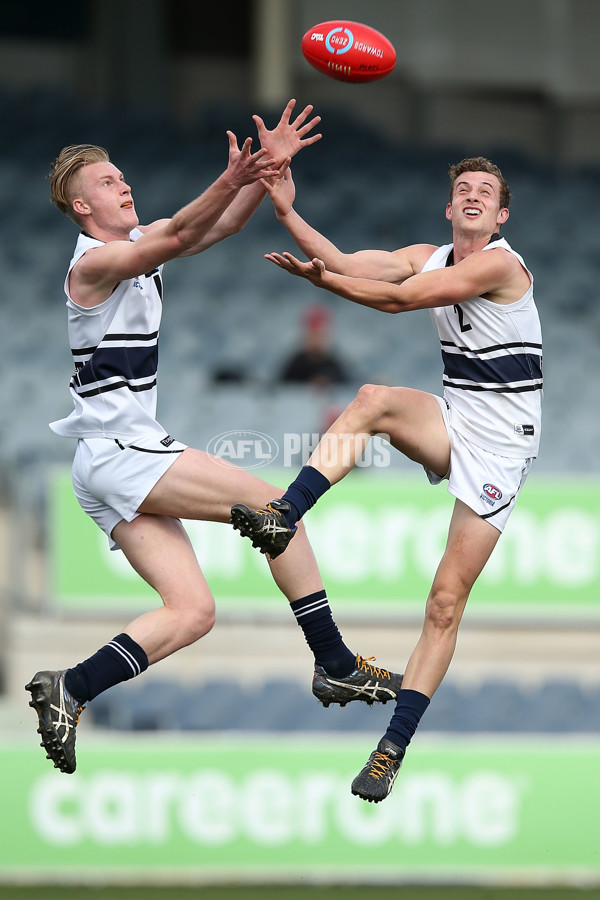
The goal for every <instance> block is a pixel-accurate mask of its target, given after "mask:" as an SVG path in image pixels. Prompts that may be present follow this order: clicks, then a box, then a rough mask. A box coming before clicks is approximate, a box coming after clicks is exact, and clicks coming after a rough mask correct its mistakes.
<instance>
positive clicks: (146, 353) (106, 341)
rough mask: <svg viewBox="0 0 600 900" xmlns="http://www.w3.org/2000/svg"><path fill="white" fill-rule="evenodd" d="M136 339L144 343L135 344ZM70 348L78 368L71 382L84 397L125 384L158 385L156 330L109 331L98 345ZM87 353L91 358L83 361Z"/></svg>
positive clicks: (141, 388) (133, 388)
mask: <svg viewBox="0 0 600 900" xmlns="http://www.w3.org/2000/svg"><path fill="white" fill-rule="evenodd" d="M133 342H136V343H138V344H141V345H142V346H132V343H133ZM119 344H120V346H119ZM71 352H72V354H73V357H74V358H75V369H76V371H75V374H74V376H73V378H72V379H71V385H72V387H73V388H74V390H75V391H77V393H78V394H79V396H81V397H93V396H95V395H97V394H102V393H105V392H107V391H114V390H117V389H119V388H123V387H125V388H129V390H131V391H149V390H151V389H152V388H153V387H154V386H155V385H156V373H157V370H158V332H157V331H154V332H152V333H150V334H107V335H106V336H105V337H104V338H103V340H102V343H101V344H100V345H99V346H98V347H96V348H88V347H86V348H80V349H75V350H72V351H71ZM90 353H91V356H90V355H89V354H90ZM85 356H88V359H87V360H86V361H85V362H84V361H83V360H82V359H81V357H85ZM77 357H79V359H77Z"/></svg>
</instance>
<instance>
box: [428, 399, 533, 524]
mask: <svg viewBox="0 0 600 900" xmlns="http://www.w3.org/2000/svg"><path fill="white" fill-rule="evenodd" d="M434 396H435V399H436V400H437V401H438V403H439V404H440V409H441V410H442V416H443V417H444V424H445V425H446V430H447V431H448V437H449V438H450V468H449V469H448V472H447V473H446V474H445V475H443V476H441V477H440V476H439V475H436V474H435V472H432V471H431V470H430V469H425V472H426V474H427V477H428V479H429V481H430V482H431V484H440V482H442V481H445V479H446V478H447V479H448V493H450V494H452V495H453V496H454V497H456V498H457V499H458V500H462V502H463V503H465V504H466V505H467V506H469V507H470V508H471V509H472V510H474V511H475V512H476V513H477V515H478V516H481V518H482V519H486V520H487V521H488V522H489V523H490V525H493V526H494V527H495V528H497V529H498V531H503V530H504V526H505V525H506V523H507V521H508V517H509V516H510V514H511V512H512V511H513V509H514V506H515V501H516V499H517V497H518V496H519V492H520V490H521V488H522V487H523V485H524V484H525V479H526V478H527V475H528V474H529V470H530V469H531V465H532V463H533V459H532V458H529V459H512V458H511V457H508V456H499V455H498V454H496V453H491V452H490V451H489V450H483V449H482V448H481V447H477V446H476V445H475V444H473V443H471V442H470V441H468V440H467V439H466V438H465V437H463V435H462V434H460V433H459V432H458V431H456V430H455V429H454V428H453V427H452V417H451V411H450V410H449V408H448V404H447V403H446V401H445V400H444V399H443V398H442V397H438V396H437V395H435V394H434Z"/></svg>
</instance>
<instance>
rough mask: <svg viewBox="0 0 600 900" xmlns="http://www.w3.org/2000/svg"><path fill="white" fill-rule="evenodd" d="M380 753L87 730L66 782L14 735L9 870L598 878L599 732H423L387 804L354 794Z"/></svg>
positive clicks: (312, 739)
mask: <svg viewBox="0 0 600 900" xmlns="http://www.w3.org/2000/svg"><path fill="white" fill-rule="evenodd" d="M371 749H372V748H371V746H370V743H369V742H368V741H366V742H365V739H362V738H361V739H360V740H358V739H356V738H352V737H349V736H348V735H344V739H343V740H339V739H338V740H335V739H332V738H331V737H330V736H327V738H323V737H322V736H320V737H317V736H316V735H312V736H307V735H304V736H298V735H294V737H293V739H290V738H287V737H280V736H273V735H271V736H269V738H268V739H267V738H264V737H260V736H256V737H255V736H252V737H251V736H249V735H244V740H243V752H240V745H239V740H238V739H232V738H231V736H228V737H227V738H221V737H219V736H218V735H215V736H212V737H204V738H196V737H195V738H190V739H185V738H182V739H178V740H177V739H174V738H173V736H172V735H171V736H169V735H166V734H165V735H157V734H153V735H152V737H151V739H149V738H148V736H145V737H144V736H141V735H138V736H137V737H124V736H123V735H121V736H120V737H119V739H118V740H115V739H114V738H112V739H104V738H102V737H100V736H98V735H96V734H93V733H89V732H86V731H85V729H84V730H83V731H82V733H81V735H80V740H79V757H80V758H79V762H78V769H77V772H76V773H75V775H73V776H69V777H66V776H64V775H63V774H61V773H59V772H57V771H55V770H54V769H52V767H51V766H50V764H49V763H48V761H47V760H46V759H44V755H43V753H41V751H40V750H39V748H37V747H33V746H32V745H31V744H30V743H29V742H28V743H27V745H25V744H24V743H20V744H19V743H14V744H11V742H10V741H8V742H6V741H5V742H4V744H3V746H2V747H1V748H0V763H1V771H2V772H3V773H4V774H3V776H2V778H1V779H0V800H1V803H2V809H4V810H10V827H8V828H5V829H4V834H3V839H2V842H0V878H2V879H4V880H6V879H8V878H10V877H16V876H18V875H19V874H23V873H25V874H26V875H27V878H28V879H35V878H36V877H39V878H43V879H45V880H46V881H47V880H48V879H52V877H57V878H59V877H60V876H61V875H65V874H69V875H71V876H74V875H76V874H77V873H80V874H84V875H85V877H86V879H90V878H93V877H94V875H96V874H97V875H98V877H102V878H103V879H109V878H110V877H111V874H112V875H114V876H115V878H119V877H121V878H131V877H135V878H137V879H141V880H146V881H149V882H152V881H153V880H155V879H156V878H157V877H158V876H159V875H161V876H163V877H165V878H169V879H171V880H186V879H187V880H194V879H195V880H201V879H202V878H203V877H204V878H205V879H207V880H208V879H211V878H227V879H229V880H235V879H237V878H240V879H242V880H243V879H244V878H247V877H250V878H254V879H257V878H261V877H265V878H267V879H268V878H269V876H270V877H271V878H276V877H284V878H286V879H290V880H294V879H305V878H306V877H307V876H312V877H321V878H327V877H330V878H335V880H337V881H339V880H340V879H341V880H342V881H344V880H349V881H352V880H359V879H360V878H361V877H365V878H368V877H371V878H373V877H375V878H377V879H378V880H386V879H387V880H389V881H396V882H398V881H401V880H403V879H406V880H409V879H412V880H415V879H416V880H420V879H423V880H429V881H430V880H431V879H438V880H440V879H444V880H449V881H453V880H456V881H463V882H464V880H465V879H468V878H470V877H473V878H476V877H481V876H482V875H483V876H484V877H489V878H493V879H495V880H497V879H503V878H505V879H506V880H513V881H514V880H517V881H518V880H519V879H520V878H523V879H524V880H527V879H531V877H534V876H535V877H536V878H537V879H538V880H539V879H545V880H548V881H552V880H557V881H562V882H564V881H565V880H569V879H573V880H578V879H585V878H588V879H591V880H594V879H595V880H596V881H597V880H600V845H599V842H598V834H599V833H600V780H599V779H598V777H597V769H598V758H599V752H600V743H598V742H597V741H593V740H590V741H588V740H584V741H582V742H578V741H577V740H575V739H573V740H569V739H566V738H564V737H562V738H554V739H553V740H552V741H549V740H547V739H544V740H541V739H538V740H523V739H522V738H520V739H519V740H518V741H515V740H513V739H501V738H498V737H495V738H494V739H493V740H490V739H485V738H477V737H473V736H470V737H469V739H468V740H464V739H457V740H453V739H449V738H446V737H444V738H442V737H440V738H438V739H435V738H432V737H423V738H421V737H419V736H418V737H417V738H415V740H414V741H413V744H412V745H411V749H410V753H409V754H408V755H407V758H406V761H405V763H404V766H403V768H402V770H401V772H400V774H399V776H398V778H397V780H396V783H395V786H394V789H393V791H392V793H391V795H390V796H389V797H388V798H387V799H386V800H385V802H383V803H380V804H369V803H365V802H364V801H363V800H360V799H359V798H358V797H354V796H353V795H352V794H351V792H350V783H351V781H352V778H353V777H354V776H355V775H356V773H357V772H358V771H359V769H360V768H361V767H362V766H363V765H364V762H365V761H366V758H367V756H368V754H369V752H370V750H371Z"/></svg>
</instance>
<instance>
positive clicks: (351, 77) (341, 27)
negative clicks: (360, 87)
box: [302, 21, 396, 82]
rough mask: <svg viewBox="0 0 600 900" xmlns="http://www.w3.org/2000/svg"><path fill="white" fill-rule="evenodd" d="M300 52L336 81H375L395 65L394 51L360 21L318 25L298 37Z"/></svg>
mask: <svg viewBox="0 0 600 900" xmlns="http://www.w3.org/2000/svg"><path fill="white" fill-rule="evenodd" d="M302 53H303V54H304V56H305V58H306V59H307V60H308V62H309V63H310V64H311V66H314V67H315V69H318V70H319V72H323V74H324V75H329V76H330V78H337V80H338V81H355V82H356V81H377V79H378V78H385V76H386V75H389V74H390V72H391V71H392V69H393V68H394V66H395V65H396V51H395V50H394V47H393V46H392V44H391V43H390V42H389V41H388V39H387V38H386V37H385V36H384V35H383V34H381V32H379V31H375V29H374V28H370V27H369V25H362V24H361V23H360V22H348V21H334V22H321V24H320V25H315V26H314V27H313V28H309V29H308V31H307V32H306V34H305V35H304V37H303V38H302Z"/></svg>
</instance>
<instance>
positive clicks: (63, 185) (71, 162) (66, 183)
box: [48, 144, 110, 224]
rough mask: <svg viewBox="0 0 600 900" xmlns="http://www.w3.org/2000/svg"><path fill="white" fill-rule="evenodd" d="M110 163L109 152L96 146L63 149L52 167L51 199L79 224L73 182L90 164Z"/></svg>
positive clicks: (77, 145) (62, 211) (78, 145)
mask: <svg viewBox="0 0 600 900" xmlns="http://www.w3.org/2000/svg"><path fill="white" fill-rule="evenodd" d="M96 162H110V157H109V155H108V150H105V149H104V147H98V146H97V145H96V144H71V145H70V146H68V147H63V149H62V150H61V151H60V153H59V154H58V156H57V157H56V159H55V160H54V162H53V163H52V165H51V166H50V174H49V176H48V177H49V179H50V199H51V200H52V202H53V203H55V204H56V206H57V207H58V208H59V209H60V211H61V213H64V214H65V216H69V217H70V218H71V219H73V221H74V222H76V223H77V224H79V219H78V217H77V215H76V213H75V212H74V211H73V205H72V204H73V180H74V178H75V176H76V175H77V173H78V172H79V171H80V170H81V169H82V168H83V167H84V166H88V165H90V163H96Z"/></svg>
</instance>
